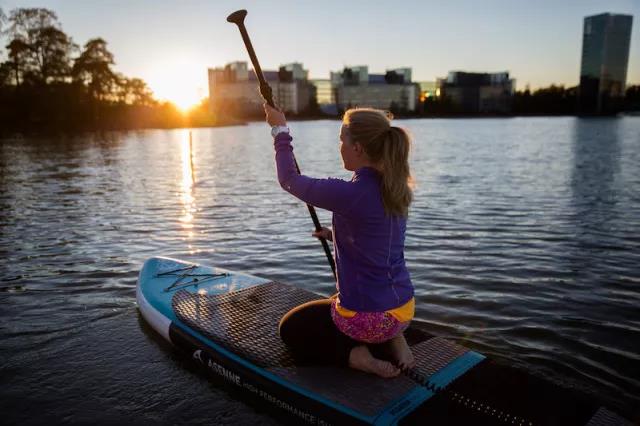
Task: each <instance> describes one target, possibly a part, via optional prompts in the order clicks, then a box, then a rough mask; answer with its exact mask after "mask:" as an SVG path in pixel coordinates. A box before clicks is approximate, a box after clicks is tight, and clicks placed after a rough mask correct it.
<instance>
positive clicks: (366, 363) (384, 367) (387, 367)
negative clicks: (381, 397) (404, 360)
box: [349, 345, 400, 379]
mask: <svg viewBox="0 0 640 426" xmlns="http://www.w3.org/2000/svg"><path fill="white" fill-rule="evenodd" d="M349 367H351V368H353V369H356V370H360V371H364V372H366V373H373V374H376V375H378V376H380V377H384V378H385V379H387V378H390V377H395V376H397V375H398V374H400V370H399V369H398V368H396V367H395V366H394V365H393V364H391V363H390V362H388V361H383V360H381V359H378V358H374V357H373V355H371V352H370V351H369V348H367V347H366V346H364V345H363V346H356V347H355V348H353V349H351V353H350V354H349Z"/></svg>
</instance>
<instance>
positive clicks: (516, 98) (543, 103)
mask: <svg viewBox="0 0 640 426" xmlns="http://www.w3.org/2000/svg"><path fill="white" fill-rule="evenodd" d="M422 107H423V108H422V111H421V113H420V114H421V115H423V116H432V115H439V116H449V115H459V114H460V113H459V112H458V111H457V109H456V107H455V106H454V105H453V104H452V103H451V100H450V99H447V98H445V97H440V98H427V99H425V100H424V102H423V104H422ZM622 110H623V111H640V86H638V85H635V86H629V87H628V88H627V89H626V91H625V98H624V101H623V105H622ZM578 113H579V104H578V87H568V88H565V87H564V86H561V85H560V86H556V85H551V86H549V87H544V88H541V89H537V90H535V91H531V90H529V88H526V89H525V90H522V91H516V92H515V94H514V95H513V97H512V100H511V112H510V113H509V114H508V115H576V114H578ZM475 115H483V114H481V113H477V114H475Z"/></svg>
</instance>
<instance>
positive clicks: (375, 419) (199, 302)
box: [136, 257, 624, 426]
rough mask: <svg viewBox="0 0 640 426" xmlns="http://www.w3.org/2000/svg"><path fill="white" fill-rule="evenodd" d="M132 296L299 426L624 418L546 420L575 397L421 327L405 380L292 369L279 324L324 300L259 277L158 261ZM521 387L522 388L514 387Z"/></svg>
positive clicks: (412, 336)
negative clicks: (289, 313)
mask: <svg viewBox="0 0 640 426" xmlns="http://www.w3.org/2000/svg"><path fill="white" fill-rule="evenodd" d="M136 297H137V301H138V306H139V309H140V312H141V314H142V316H143V317H144V319H145V320H146V321H147V322H148V323H149V324H150V325H151V327H152V328H153V329H154V330H155V331H156V332H158V333H159V334H160V335H161V336H162V337H163V338H164V339H166V340H168V341H169V342H171V343H172V344H174V345H175V346H177V347H179V348H181V349H183V350H184V351H186V353H187V354H188V356H189V357H191V358H192V359H193V362H195V363H197V364H201V365H202V368H203V370H204V371H207V372H208V373H210V374H212V375H214V376H217V377H219V378H220V379H222V380H223V381H225V382H226V383H228V384H229V385H230V386H233V387H237V388H238V389H240V390H242V391H243V392H244V394H246V395H247V396H248V397H249V398H250V399H251V400H252V401H255V402H256V403H260V402H262V403H265V404H266V405H268V406H270V407H273V408H274V410H275V412H277V413H280V414H284V415H286V416H287V417H288V418H290V419H291V420H292V421H293V422H295V423H307V424H319V425H325V424H380V425H383V424H384V425H387V424H397V423H402V424H405V423H406V424H426V423H431V424H442V422H446V423H447V424H468V423H470V422H474V423H481V424H493V423H495V424H504V421H505V420H507V419H508V422H507V423H509V424H580V425H584V424H586V423H587V422H590V423H589V424H590V425H593V426H595V425H597V424H604V423H593V422H594V421H597V420H598V418H599V417H598V416H600V417H601V418H607V419H608V418H611V416H614V417H615V418H617V419H620V421H621V422H623V421H624V420H623V419H622V418H620V417H617V416H616V415H615V414H613V413H611V412H609V411H607V410H604V409H599V407H598V405H597V404H593V403H592V402H589V401H587V402H584V401H586V400H583V399H580V401H581V405H580V409H579V410H578V411H575V410H574V411H575V412H574V411H571V410H569V411H570V412H569V413H568V414H567V413H566V410H564V412H565V414H549V413H547V412H545V411H543V410H541V407H540V405H541V404H542V405H546V408H547V409H550V410H551V411H554V410H556V409H558V407H557V406H558V404H560V405H562V406H566V405H565V404H567V403H575V401H577V399H576V398H581V397H580V396H578V397H577V396H576V395H575V394H573V393H567V392H564V391H563V390H562V389H561V388H558V387H557V386H555V385H552V384H550V383H548V382H544V381H540V380H538V379H533V378H531V377H530V376H528V375H527V374H526V373H524V372H520V371H517V370H515V369H509V368H507V367H503V366H500V365H497V364H495V363H493V362H491V361H490V360H486V359H485V357H484V356H483V355H481V354H479V353H477V352H474V351H471V350H469V349H467V348H464V347H462V346H460V345H457V344H455V343H452V342H449V341H447V340H445V339H442V338H439V337H434V336H432V335H430V334H429V333H427V332H426V331H424V330H422V329H421V327H420V326H419V323H416V324H415V325H412V327H410V329H409V330H408V331H407V339H408V341H409V343H410V345H411V348H412V351H413V352H414V355H415V356H416V360H417V366H416V368H415V369H414V370H413V371H412V372H411V374H408V375H401V376H399V377H396V378H393V379H381V378H378V377H375V376H373V375H370V374H366V373H362V372H358V371H354V370H351V369H348V368H338V367H332V366H326V365H318V366H314V365H298V363H296V361H295V359H294V358H293V357H292V356H291V354H290V353H289V352H288V350H287V348H286V346H285V345H284V344H283V343H282V342H281V340H280V338H279V336H278V334H277V326H278V322H279V320H280V318H281V317H282V315H284V314H285V313H286V312H287V311H288V310H289V309H291V308H293V307H295V306H297V305H299V304H301V303H304V302H307V301H310V300H314V299H319V298H322V296H320V295H317V294H314V293H311V292H308V291H305V290H302V289H299V288H297V287H295V286H291V285H287V284H282V283H278V282H273V281H271V280H268V279H264V278H260V277H257V276H253V275H248V274H243V273H237V272H233V271H229V270H225V269H221V268H214V267H208V266H202V265H197V264H193V263H189V262H184V261H179V260H175V259H169V258H163V257H155V258H151V259H149V260H147V261H146V262H145V264H144V266H143V268H142V270H141V271H140V276H139V279H138V286H137V292H136ZM523 381H525V382H526V383H527V386H525V387H522V386H520V382H523ZM419 383H421V384H419ZM501 383H502V384H504V385H501ZM541 394H542V395H541ZM536 400H537V401H536ZM538 402H540V403H538ZM574 405H575V404H574ZM425 422H426V423H425ZM607 424H609V423H607ZM617 424H623V423H617Z"/></svg>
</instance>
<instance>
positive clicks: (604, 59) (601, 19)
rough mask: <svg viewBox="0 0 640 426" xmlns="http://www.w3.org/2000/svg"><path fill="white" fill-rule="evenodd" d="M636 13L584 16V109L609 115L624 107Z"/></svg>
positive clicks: (582, 105)
mask: <svg viewBox="0 0 640 426" xmlns="http://www.w3.org/2000/svg"><path fill="white" fill-rule="evenodd" d="M632 22H633V16H631V15H619V14H613V13H602V14H600V15H594V16H587V17H586V18H584V31H583V35H582V65H581V67H580V92H579V93H580V110H581V112H583V113H587V114H594V113H595V114H603V113H604V114H606V113H612V112H616V111H618V110H619V109H620V107H621V105H622V101H623V99H624V90H625V83H626V81H627V64H628V63H629V44H630V41H631V25H632Z"/></svg>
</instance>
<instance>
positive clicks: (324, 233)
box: [311, 226, 333, 241]
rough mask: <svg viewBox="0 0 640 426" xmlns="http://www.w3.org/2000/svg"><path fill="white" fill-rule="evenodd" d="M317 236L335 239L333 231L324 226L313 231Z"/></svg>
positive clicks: (330, 239)
mask: <svg viewBox="0 0 640 426" xmlns="http://www.w3.org/2000/svg"><path fill="white" fill-rule="evenodd" d="M311 235H313V236H314V237H316V238H324V239H325V240H329V241H333V231H331V229H329V228H325V227H324V226H323V227H322V229H321V230H319V231H313V233H311Z"/></svg>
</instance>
